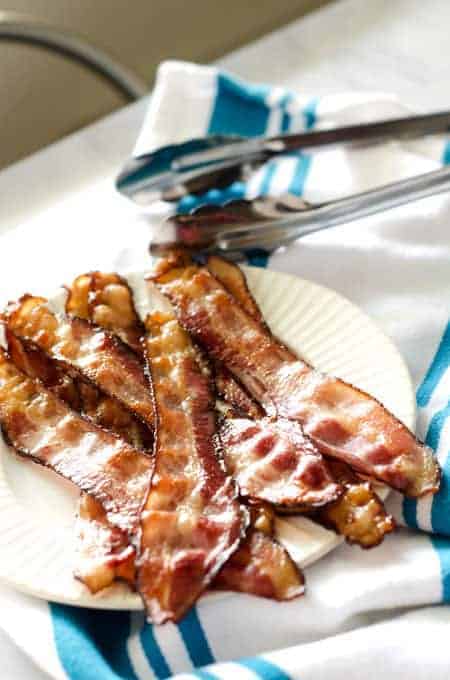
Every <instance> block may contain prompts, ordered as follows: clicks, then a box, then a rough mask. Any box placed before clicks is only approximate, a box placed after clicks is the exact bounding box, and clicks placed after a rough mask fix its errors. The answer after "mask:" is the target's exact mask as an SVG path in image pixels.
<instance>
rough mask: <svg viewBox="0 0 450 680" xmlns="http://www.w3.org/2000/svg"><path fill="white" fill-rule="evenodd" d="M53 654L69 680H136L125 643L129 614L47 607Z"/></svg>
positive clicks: (60, 606)
mask: <svg viewBox="0 0 450 680" xmlns="http://www.w3.org/2000/svg"><path fill="white" fill-rule="evenodd" d="M50 612H51V616H52V623H53V634H54V637H55V645H56V650H57V652H58V655H59V658H60V661H61V664H62V666H63V668H64V671H65V672H66V674H67V677H68V678H70V680H99V678H101V680H138V678H137V676H136V674H135V673H134V671H133V668H132V666H131V663H130V660H129V658H128V653H127V649H126V643H127V639H128V636H129V634H130V615H129V613H128V612H118V611H104V610H95V609H82V608H80V607H68V606H66V605H61V604H50Z"/></svg>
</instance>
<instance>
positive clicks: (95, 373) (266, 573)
mask: <svg viewBox="0 0 450 680" xmlns="http://www.w3.org/2000/svg"><path fill="white" fill-rule="evenodd" d="M149 286H150V287H154V286H156V287H157V288H158V289H159V291H160V293H162V295H163V296H164V297H165V298H166V300H167V303H168V304H167V311H153V312H151V313H150V314H148V316H147V317H146V318H145V319H144V320H143V321H142V320H141V319H140V318H139V316H138V314H137V313H136V310H135V307H134V302H133V296H132V293H131V290H130V288H129V287H128V285H127V283H126V282H125V281H124V280H123V279H122V278H121V277H119V276H118V275H117V274H103V273H100V272H95V273H90V274H86V275H82V276H79V277H78V278H77V279H76V280H75V281H74V283H73V284H72V286H71V287H70V288H69V294H68V298H67V303H66V310H65V314H60V313H56V312H55V311H52V308H51V306H49V305H48V303H47V300H45V299H43V298H38V297H32V296H29V295H26V296H24V297H23V298H21V299H20V300H19V301H18V302H16V303H14V304H10V305H8V307H7V309H6V310H5V312H4V313H3V315H2V325H3V329H4V335H5V338H6V343H5V345H6V346H5V347H3V348H0V425H1V428H2V432H3V435H4V437H5V439H6V441H7V442H8V443H9V444H10V446H11V447H12V448H13V449H14V450H15V451H16V452H17V453H18V454H20V455H21V456H24V457H26V458H28V459H31V460H33V461H35V462H37V463H40V464H42V465H46V466H48V467H49V468H51V469H52V470H54V471H55V472H56V473H58V474H59V475H62V476H63V477H65V478H66V479H68V480H71V481H72V482H73V483H74V484H75V485H76V486H77V487H79V489H80V490H81V492H82V493H81V497H80V502H79V510H78V518H77V541H78V551H77V567H76V572H75V574H76V576H77V578H79V579H80V580H81V581H82V582H83V583H85V584H86V586H87V587H88V588H89V589H90V590H91V591H92V592H93V593H94V592H98V591H100V590H102V589H103V588H106V587H107V586H110V585H111V584H113V583H114V581H116V580H124V581H126V582H128V583H129V584H130V585H131V586H132V587H133V588H135V589H136V590H137V591H138V592H139V593H140V595H141V597H142V599H143V602H144V604H145V607H146V610H147V613H148V616H149V619H150V620H151V621H153V622H155V623H163V622H165V621H176V620H179V619H180V618H181V617H182V616H183V615H184V614H185V613H186V611H187V610H188V609H189V607H190V606H191V605H192V604H193V603H194V602H195V601H196V600H197V598H198V597H199V596H200V595H201V593H202V592H204V591H205V590H206V589H208V588H222V589H228V590H235V591H241V592H246V593H252V594H255V595H259V596H263V597H269V598H274V599H277V600H287V599H291V598H293V597H296V596H298V595H300V594H302V593H303V592H304V579H303V576H302V574H301V572H300V571H299V569H298V568H297V566H296V565H295V563H294V562H293V561H292V559H291V558H290V556H289V554H288V553H287V551H286V550H285V549H284V547H283V546H282V545H280V544H279V543H278V542H277V540H276V538H275V536H274V530H273V525H274V516H275V513H290V514H298V513H304V514H307V516H308V517H311V518H313V519H314V520H315V521H317V522H319V523H320V524H322V525H324V526H326V527H329V528H333V529H334V530H335V531H336V532H337V533H339V534H341V535H343V536H345V537H346V539H347V540H348V541H349V542H350V543H356V544H359V545H361V546H363V547H370V546H374V545H377V544H378V543H380V541H382V540H383V537H384V536H385V534H387V533H389V532H391V531H392V530H393V528H394V522H393V519H392V517H390V516H389V515H388V514H387V512H386V510H385V508H384V506H383V503H382V501H381V500H380V498H379V497H378V496H377V494H376V492H375V490H374V488H373V485H372V484H373V482H376V483H378V482H384V483H385V484H387V485H388V486H390V487H392V488H393V489H397V490H398V491H400V492H402V493H404V494H405V495H407V496H411V497H418V496H422V495H424V494H427V493H435V492H436V491H437V489H438V487H439V480H440V473H439V468H438V465H437V463H436V461H435V460H434V458H433V455H432V452H431V450H430V449H429V448H427V447H426V446H425V445H423V444H421V443H420V442H418V441H417V440H416V439H415V437H414V436H413V434H412V433H411V432H410V431H409V430H408V429H407V428H406V427H405V426H404V425H402V424H401V423H400V422H399V421H398V420H397V419H396V418H395V417H394V416H393V415H391V414H390V413H389V412H388V411H387V410H386V409H385V408H384V407H383V406H382V405H381V404H380V403H378V402H377V401H376V400H375V399H373V398H372V397H370V396H369V395H367V394H365V393H364V392H361V391H360V390H358V389H356V388H354V387H352V386H351V385H348V384H346V383H344V382H343V381H341V380H338V379H337V378H332V377H330V376H327V375H324V374H322V373H319V372H318V371H316V370H314V369H313V368H312V367H311V366H309V365H308V364H306V363H305V362H304V361H302V360H301V359H300V358H298V357H297V356H295V355H294V354H293V353H292V352H291V351H290V350H289V349H287V348H286V347H285V346H284V345H283V344H282V343H281V342H280V341H279V340H277V339H276V338H275V337H274V336H273V335H272V334H271V332H270V330H269V329H268V327H267V326H266V324H265V322H264V319H263V318H262V315H261V312H260V310H259V308H258V306H257V304H256V302H255V300H254V299H253V298H252V296H251V294H250V292H249V290H248V288H247V285H246V281H245V278H244V275H243V274H242V272H241V270H240V269H239V268H238V267H237V266H235V265H232V264H230V263H228V262H225V261H224V260H221V259H219V258H211V259H210V260H209V261H208V263H207V264H206V265H205V266H199V265H196V264H194V263H192V262H191V261H190V260H189V259H188V258H187V257H186V256H185V255H183V254H181V253H173V254H172V255H170V256H169V257H168V258H167V259H165V260H163V261H161V262H160V263H159V266H158V268H157V269H156V271H155V273H154V274H152V275H151V276H150V277H149ZM169 303H170V304H169Z"/></svg>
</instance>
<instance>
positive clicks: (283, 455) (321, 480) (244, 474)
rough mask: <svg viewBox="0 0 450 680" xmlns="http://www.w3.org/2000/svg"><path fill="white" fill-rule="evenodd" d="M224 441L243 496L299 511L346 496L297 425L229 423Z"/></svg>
mask: <svg viewBox="0 0 450 680" xmlns="http://www.w3.org/2000/svg"><path fill="white" fill-rule="evenodd" d="M220 438H221V441H222V444H223V448H224V458H225V463H226V465H227V468H228V470H229V472H230V473H231V474H232V475H233V477H234V478H235V479H236V481H237V483H238V486H239V489H240V492H241V494H242V495H243V496H247V497H248V498H250V499H254V500H263V501H266V502H268V503H273V504H274V505H277V506H283V507H284V509H289V508H291V509H295V508H299V507H303V506H308V507H319V506H321V505H325V504H326V503H330V502H331V501H335V500H336V499H337V498H338V496H339V495H340V494H341V492H342V488H341V487H340V485H339V484H336V483H335V481H334V480H333V479H332V477H331V475H330V472H329V470H328V468H327V466H326V463H325V461H324V460H323V458H322V456H321V454H320V453H319V452H318V451H317V449H316V447H315V446H314V445H313V444H312V442H311V441H310V440H309V439H308V438H307V437H305V435H304V434H303V431H302V428H301V426H300V425H299V424H298V423H296V422H293V421H290V420H284V419H281V418H280V419H278V420H276V421H270V420H269V419H268V418H264V419H262V420H259V421H254V420H250V419H247V418H230V419H225V420H224V422H223V424H222V427H221V430H220Z"/></svg>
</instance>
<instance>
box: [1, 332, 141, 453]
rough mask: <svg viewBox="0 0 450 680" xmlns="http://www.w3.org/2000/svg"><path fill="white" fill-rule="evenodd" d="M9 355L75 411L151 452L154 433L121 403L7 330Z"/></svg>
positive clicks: (17, 364) (23, 369)
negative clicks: (71, 373) (67, 371)
mask: <svg viewBox="0 0 450 680" xmlns="http://www.w3.org/2000/svg"><path fill="white" fill-rule="evenodd" d="M6 339H7V343H8V353H9V356H10V357H11V359H12V360H13V362H14V363H15V365H16V366H17V368H19V369H20V370H21V371H22V372H23V373H26V375H27V376H28V377H29V378H33V379H37V380H40V381H41V382H42V383H43V384H44V386H45V387H47V388H48V389H50V390H51V391H52V392H53V393H54V394H55V395H56V396H57V397H59V398H60V399H62V401H65V402H66V404H68V405H69V406H70V407H71V408H72V409H74V410H75V411H77V412H78V413H81V414H83V415H85V416H87V417H88V418H89V419H90V420H92V421H93V422H94V423H95V424H96V425H99V426H100V427H103V428H106V429H107V430H111V431H112V432H114V433H115V434H117V435H119V437H121V438H122V439H124V440H125V441H126V442H128V443H129V444H131V446H133V447H134V448H136V449H142V450H148V451H150V452H151V450H152V446H153V434H152V432H151V430H150V429H149V428H148V427H147V426H146V425H145V424H144V423H143V422H142V421H141V420H140V419H138V418H136V416H134V415H133V414H132V413H131V412H130V411H128V410H127V409H126V408H125V407H124V406H123V405H122V404H121V403H120V402H119V401H118V400H117V399H114V397H109V396H108V395H105V394H103V393H102V392H101V391H100V390H99V389H97V388H96V387H95V385H93V384H92V383H89V382H87V381H85V380H83V379H82V378H81V377H80V376H79V375H77V374H74V375H70V374H69V373H66V372H65V371H64V370H63V369H62V368H61V366H59V365H58V364H57V363H55V362H54V361H52V360H51V359H49V357H48V356H47V355H46V354H45V353H44V352H43V351H42V350H41V349H39V348H38V347H36V346H31V345H29V344H27V343H26V342H24V341H22V340H20V339H19V338H18V337H17V336H15V335H14V333H12V332H11V331H10V330H9V329H6Z"/></svg>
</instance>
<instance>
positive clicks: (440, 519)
mask: <svg viewBox="0 0 450 680" xmlns="http://www.w3.org/2000/svg"><path fill="white" fill-rule="evenodd" d="M449 416H450V401H449V402H448V404H447V406H446V407H445V408H443V409H442V410H441V411H438V413H436V414H435V415H434V416H433V419H432V421H431V423H430V428H429V430H428V432H429V436H427V444H429V446H431V447H432V448H433V449H436V448H437V447H438V445H439V441H440V438H441V434H442V429H443V427H444V425H445V423H446V421H447V418H448V417H449ZM449 475H450V456H449V455H448V452H447V458H446V460H445V463H444V464H443V466H442V479H441V487H440V489H439V492H438V493H437V494H436V495H435V496H433V501H432V506H431V526H432V528H433V531H434V532H436V533H437V534H444V535H447V536H448V535H449V534H450V484H449Z"/></svg>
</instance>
